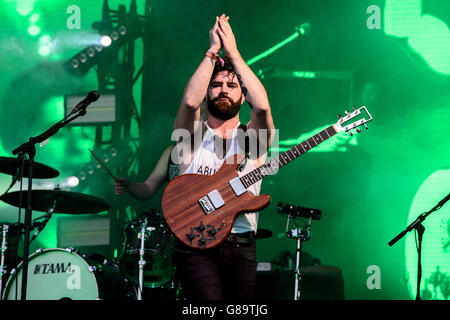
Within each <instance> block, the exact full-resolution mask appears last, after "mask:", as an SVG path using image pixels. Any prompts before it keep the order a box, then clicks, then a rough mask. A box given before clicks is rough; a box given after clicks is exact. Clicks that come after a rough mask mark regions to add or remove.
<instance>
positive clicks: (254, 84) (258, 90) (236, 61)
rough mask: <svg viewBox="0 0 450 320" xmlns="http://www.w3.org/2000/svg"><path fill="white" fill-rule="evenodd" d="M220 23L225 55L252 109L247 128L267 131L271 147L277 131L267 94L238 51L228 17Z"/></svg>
mask: <svg viewBox="0 0 450 320" xmlns="http://www.w3.org/2000/svg"><path fill="white" fill-rule="evenodd" d="M218 22H219V29H218V34H219V36H220V39H221V40H222V44H223V48H224V50H225V54H226V55H227V57H228V58H229V60H230V62H231V63H232V65H233V68H234V71H235V73H236V75H237V77H238V80H239V84H240V85H241V88H242V93H243V94H244V97H245V99H246V100H247V103H248V104H249V105H250V108H251V109H252V110H251V118H250V122H249V123H248V125H247V127H248V128H254V129H256V130H258V129H267V130H268V134H269V137H268V138H269V139H268V141H269V146H270V141H271V138H272V132H271V130H273V129H275V127H274V124H273V118H272V113H271V110H270V105H269V100H268V98H267V92H266V90H265V89H264V86H263V85H262V83H261V82H260V81H259V79H258V77H257V76H256V75H255V74H254V73H253V71H252V70H251V69H250V67H249V66H248V65H247V64H246V63H245V61H244V59H243V58H242V57H241V54H240V53H239V51H238V49H237V45H236V39H235V37H234V34H233V31H232V30H231V26H230V24H229V22H228V17H226V16H225V15H222V16H221V17H220V18H219V20H218ZM269 146H268V147H269Z"/></svg>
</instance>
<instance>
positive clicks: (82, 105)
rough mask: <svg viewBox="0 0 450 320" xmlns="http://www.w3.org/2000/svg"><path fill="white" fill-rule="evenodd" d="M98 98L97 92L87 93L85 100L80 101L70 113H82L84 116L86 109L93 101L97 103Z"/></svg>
mask: <svg viewBox="0 0 450 320" xmlns="http://www.w3.org/2000/svg"><path fill="white" fill-rule="evenodd" d="M98 98H100V94H99V93H98V91H96V90H93V91H91V92H89V93H88V95H87V96H86V98H84V99H83V100H82V101H80V102H79V103H78V104H77V105H76V106H75V108H73V110H72V112H71V114H72V113H75V112H82V113H83V115H84V114H86V108H87V106H88V105H89V104H91V103H92V102H94V101H97V100H98Z"/></svg>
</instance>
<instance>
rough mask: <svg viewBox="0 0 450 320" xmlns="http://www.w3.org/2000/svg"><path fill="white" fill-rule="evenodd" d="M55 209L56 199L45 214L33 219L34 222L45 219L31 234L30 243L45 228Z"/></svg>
mask: <svg viewBox="0 0 450 320" xmlns="http://www.w3.org/2000/svg"><path fill="white" fill-rule="evenodd" d="M55 190H59V188H55ZM55 207H56V199H55V200H53V204H52V205H51V206H50V208H49V209H48V211H47V213H46V214H44V215H43V216H41V217H39V218H36V219H35V220H39V219H42V218H45V220H44V221H42V222H41V223H40V224H39V226H38V229H37V230H36V232H35V233H34V234H33V237H32V238H31V240H30V243H31V242H33V240H34V239H36V237H37V236H38V235H39V233H40V232H41V231H42V230H43V229H44V228H45V226H46V225H47V222H48V221H49V220H50V218H51V217H52V214H53V211H55Z"/></svg>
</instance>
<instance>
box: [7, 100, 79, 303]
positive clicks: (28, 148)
mask: <svg viewBox="0 0 450 320" xmlns="http://www.w3.org/2000/svg"><path fill="white" fill-rule="evenodd" d="M75 112H78V113H77V114H76V115H74V116H72V117H70V116H71V115H72V114H74V113H75ZM85 114H86V108H85V107H84V108H81V110H78V109H77V108H75V109H74V110H72V112H71V113H70V114H68V115H67V116H66V117H64V119H62V120H61V121H59V122H58V123H56V124H55V125H53V126H52V127H50V128H49V129H48V130H47V131H45V132H44V133H42V134H40V135H39V136H36V137H32V138H30V140H29V141H28V142H25V143H24V144H22V145H21V146H19V147H18V148H16V149H15V150H13V152H12V153H13V154H14V155H16V154H17V155H18V157H19V159H20V160H22V159H23V158H24V157H25V155H28V190H27V204H26V208H25V231H24V245H23V263H22V266H23V267H22V268H23V275H22V287H21V300H26V293H27V277H28V255H29V251H30V248H29V246H30V229H31V191H32V186H33V167H34V157H35V155H36V143H41V142H42V141H44V140H47V139H49V138H50V137H51V136H53V135H55V134H56V133H57V132H58V131H59V129H61V128H62V127H64V126H65V125H66V124H67V123H69V122H70V121H72V120H75V119H76V118H78V117H80V116H84V115H85ZM23 177H24V175H23V172H20V179H22V178H23ZM20 206H22V203H20ZM19 210H20V208H19Z"/></svg>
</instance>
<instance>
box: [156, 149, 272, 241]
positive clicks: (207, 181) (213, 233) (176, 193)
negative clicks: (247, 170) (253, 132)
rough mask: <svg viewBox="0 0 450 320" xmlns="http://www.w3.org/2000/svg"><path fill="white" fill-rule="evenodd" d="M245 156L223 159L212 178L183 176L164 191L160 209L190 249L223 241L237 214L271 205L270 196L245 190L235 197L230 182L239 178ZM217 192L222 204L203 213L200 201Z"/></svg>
mask: <svg viewBox="0 0 450 320" xmlns="http://www.w3.org/2000/svg"><path fill="white" fill-rule="evenodd" d="M243 160H244V155H241V154H236V155H234V156H231V157H230V158H228V159H226V160H225V162H224V164H223V165H222V166H221V167H220V169H219V171H218V172H217V173H216V174H214V175H212V176H207V175H200V174H184V175H181V176H179V177H177V178H175V179H173V180H172V181H171V182H170V183H169V184H168V185H167V187H166V188H165V190H164V192H163V195H162V201H161V207H162V212H163V215H164V218H165V220H166V223H167V225H168V226H169V228H170V229H171V230H172V232H173V233H174V234H175V236H176V237H177V238H178V240H180V241H181V242H183V243H184V244H186V245H187V246H189V247H192V248H196V249H209V248H213V247H215V246H217V245H219V244H220V243H221V242H223V241H224V240H225V239H226V238H227V236H228V235H229V234H230V232H231V228H232V227H233V223H234V220H235V219H236V217H237V215H238V214H241V213H245V212H255V211H259V210H262V209H263V208H265V207H266V206H268V205H269V203H270V196H269V195H260V196H255V195H252V194H250V193H249V192H248V191H245V192H244V193H243V194H241V195H239V196H237V195H236V193H235V191H234V190H233V188H232V187H231V185H230V183H229V181H230V180H232V179H233V178H235V177H238V168H239V167H240V165H241V163H242V161H243ZM213 190H217V192H218V194H219V195H220V197H221V199H223V202H224V204H223V205H222V206H220V207H219V208H217V209H215V210H214V211H212V212H211V213H206V212H205V209H204V208H203V207H202V205H201V204H200V202H199V200H200V199H202V198H204V197H205V196H207V195H208V194H209V193H210V192H211V191H213Z"/></svg>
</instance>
